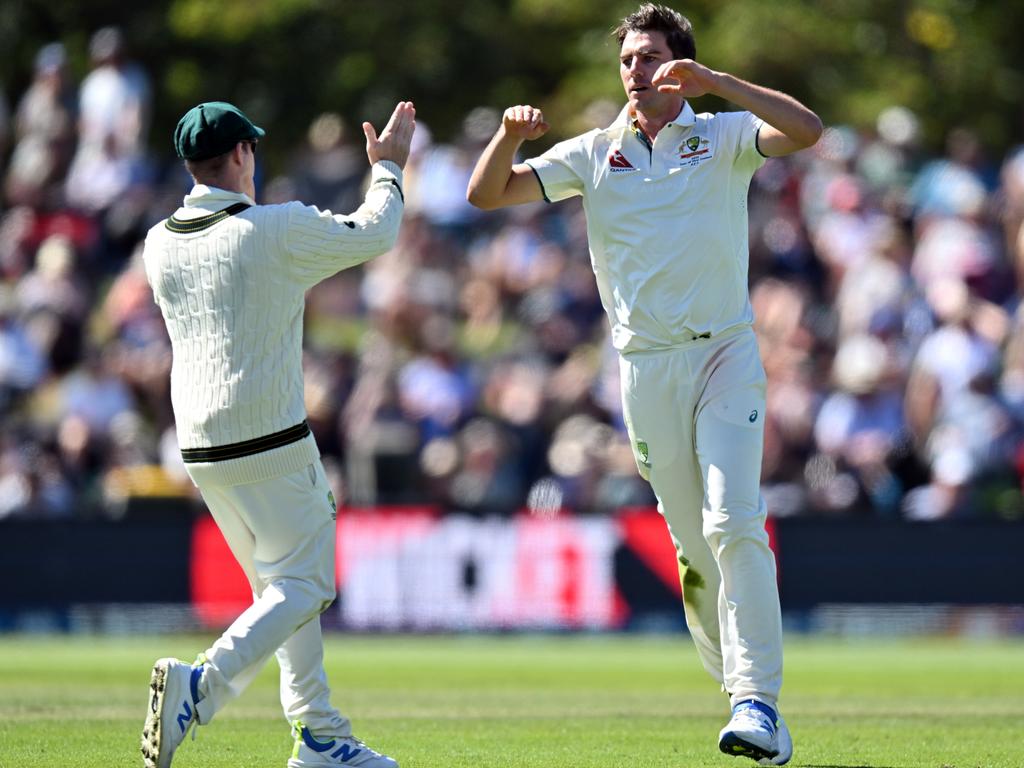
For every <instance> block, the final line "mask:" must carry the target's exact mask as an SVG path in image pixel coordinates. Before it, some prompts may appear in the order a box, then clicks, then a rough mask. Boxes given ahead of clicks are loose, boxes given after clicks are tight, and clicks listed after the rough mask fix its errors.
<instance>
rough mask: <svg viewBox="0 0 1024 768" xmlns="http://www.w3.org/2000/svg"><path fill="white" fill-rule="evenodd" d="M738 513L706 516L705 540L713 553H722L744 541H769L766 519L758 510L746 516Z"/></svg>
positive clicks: (749, 512)
mask: <svg viewBox="0 0 1024 768" xmlns="http://www.w3.org/2000/svg"><path fill="white" fill-rule="evenodd" d="M737 512H738V510H733V513H732V514H730V513H728V512H726V511H724V510H723V511H721V512H720V513H719V514H716V515H708V514H705V518H704V530H703V533H704V540H705V541H706V542H707V543H708V546H709V547H711V551H712V552H721V551H722V550H723V549H725V548H726V547H729V546H733V545H735V544H737V543H739V542H743V541H761V540H765V541H767V538H768V534H767V533H766V532H765V529H764V518H763V516H762V515H760V514H758V512H757V510H756V509H754V510H747V511H746V512H745V513H744V514H737Z"/></svg>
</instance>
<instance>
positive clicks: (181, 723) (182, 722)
mask: <svg viewBox="0 0 1024 768" xmlns="http://www.w3.org/2000/svg"><path fill="white" fill-rule="evenodd" d="M181 705H182V706H183V707H184V710H183V711H182V713H181V714H180V715H178V727H179V728H181V732H182V733H184V732H185V729H186V728H188V724H189V723H190V722H192V707H190V706H189V705H188V702H187V701H183V702H181Z"/></svg>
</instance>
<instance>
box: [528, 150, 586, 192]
mask: <svg viewBox="0 0 1024 768" xmlns="http://www.w3.org/2000/svg"><path fill="white" fill-rule="evenodd" d="M583 139H584V137H583V136H577V137H576V138H574V139H569V140H567V141H561V142H559V143H558V144H555V146H553V147H552V148H551V149H549V150H548V151H547V152H545V153H544V154H542V155H540V156H539V157H534V158H531V159H529V160H527V161H526V164H527V165H528V166H530V167H531V168H532V169H533V172H534V173H535V174H537V180H538V181H540V186H541V189H542V191H543V192H544V199H545V200H547V201H548V202H549V203H554V202H556V201H558V200H566V199H568V198H570V197H574V196H575V195H582V194H583V191H584V189H583V179H584V178H585V177H586V168H587V157H588V156H587V151H586V147H585V145H584V142H583Z"/></svg>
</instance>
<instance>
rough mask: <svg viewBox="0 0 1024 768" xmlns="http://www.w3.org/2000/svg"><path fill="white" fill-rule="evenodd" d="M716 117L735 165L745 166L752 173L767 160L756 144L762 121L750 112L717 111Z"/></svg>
mask: <svg viewBox="0 0 1024 768" xmlns="http://www.w3.org/2000/svg"><path fill="white" fill-rule="evenodd" d="M717 118H718V119H719V120H720V121H721V124H722V128H723V133H724V135H725V137H726V142H727V145H728V146H729V147H730V148H731V149H732V151H733V157H734V158H735V163H736V165H737V166H742V167H745V168H747V169H748V170H749V171H750V173H751V174H753V172H754V171H756V170H757V169H758V168H760V167H761V166H762V165H764V163H765V160H767V157H766V156H765V155H763V154H762V153H761V150H760V149H759V148H758V146H757V136H758V132H759V131H760V130H761V126H762V125H764V121H763V120H762V119H761V118H759V117H758V116H757V115H755V114H753V113H752V112H719V113H718V115H717Z"/></svg>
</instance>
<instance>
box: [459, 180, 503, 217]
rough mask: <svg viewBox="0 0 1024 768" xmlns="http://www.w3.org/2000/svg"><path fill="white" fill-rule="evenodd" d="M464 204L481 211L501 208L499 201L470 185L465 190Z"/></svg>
mask: <svg viewBox="0 0 1024 768" xmlns="http://www.w3.org/2000/svg"><path fill="white" fill-rule="evenodd" d="M466 202H468V203H469V204H470V205H472V206H473V207H474V208H479V209H480V210H481V211H493V210H495V209H497V208H500V207H501V201H500V200H498V199H497V198H495V197H493V196H488V195H486V194H484V192H483V191H481V190H480V189H479V188H477V187H475V186H474V185H472V184H470V185H469V187H468V188H467V189H466Z"/></svg>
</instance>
